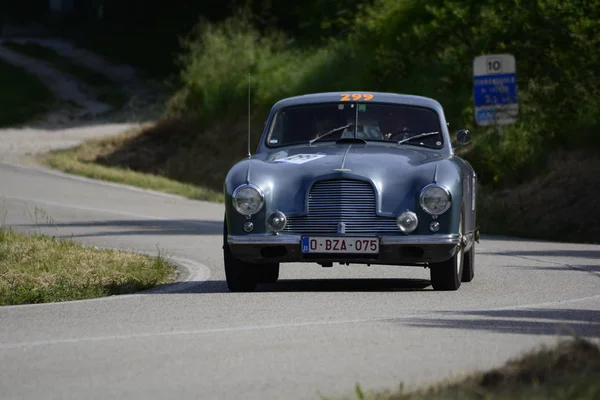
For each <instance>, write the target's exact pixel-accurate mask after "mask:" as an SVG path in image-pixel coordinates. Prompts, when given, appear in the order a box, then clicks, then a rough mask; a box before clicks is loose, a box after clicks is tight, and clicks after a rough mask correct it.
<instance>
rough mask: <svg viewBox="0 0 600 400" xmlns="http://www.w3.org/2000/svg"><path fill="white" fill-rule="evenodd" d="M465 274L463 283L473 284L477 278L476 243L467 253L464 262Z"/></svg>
mask: <svg viewBox="0 0 600 400" xmlns="http://www.w3.org/2000/svg"><path fill="white" fill-rule="evenodd" d="M463 262H464V265H463V273H462V281H463V282H471V281H472V280H473V277H474V276H475V243H474V242H473V245H472V246H471V249H470V250H469V251H467V252H465V260H464V261H463Z"/></svg>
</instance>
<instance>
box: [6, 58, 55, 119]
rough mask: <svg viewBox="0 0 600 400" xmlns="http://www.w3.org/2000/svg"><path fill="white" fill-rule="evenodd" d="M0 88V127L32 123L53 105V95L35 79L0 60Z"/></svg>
mask: <svg viewBox="0 0 600 400" xmlns="http://www.w3.org/2000/svg"><path fill="white" fill-rule="evenodd" d="M0 88H2V90H0V127H7V126H14V125H19V124H23V123H25V122H29V121H32V120H34V119H35V118H37V117H39V116H41V115H42V114H43V113H45V112H47V111H49V110H50V108H51V107H52V105H53V103H54V95H53V94H52V93H51V92H50V91H49V90H48V89H47V88H46V86H44V84H43V83H42V82H40V81H39V80H38V79H37V78H36V77H34V76H33V75H30V74H29V73H27V72H26V71H24V70H23V69H21V68H19V67H15V66H14V65H11V64H8V63H6V62H4V61H2V60H0Z"/></svg>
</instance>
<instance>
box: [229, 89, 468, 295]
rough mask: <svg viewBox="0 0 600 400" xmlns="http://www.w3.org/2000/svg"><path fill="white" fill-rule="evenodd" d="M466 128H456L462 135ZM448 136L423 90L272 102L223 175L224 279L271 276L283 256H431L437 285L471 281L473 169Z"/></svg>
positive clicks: (413, 259)
mask: <svg viewBox="0 0 600 400" xmlns="http://www.w3.org/2000/svg"><path fill="white" fill-rule="evenodd" d="M469 140H470V134H469V132H468V131H466V130H461V131H458V132H457V134H456V143H457V146H462V145H464V144H466V143H468V141H469ZM455 148H456V147H454V148H453V146H452V144H451V141H450V134H449V132H448V124H447V122H446V119H445V116H444V110H443V108H442V106H441V105H440V103H438V102H437V101H435V100H433V99H430V98H426V97H420V96H411V95H401V94H393V93H376V92H369V93H367V92H335V93H318V94H309V95H304V96H298V97H291V98H287V99H283V100H281V101H279V102H277V103H276V104H275V105H274V106H273V107H272V109H271V112H270V114H269V116H268V119H267V121H266V124H265V130H264V132H263V135H262V138H261V140H260V143H259V145H258V149H257V151H256V153H255V154H253V155H249V156H248V158H247V159H244V160H242V161H240V162H238V163H237V164H235V165H234V166H233V167H232V168H231V170H230V171H229V173H228V174H227V177H226V179H225V183H224V192H225V221H224V235H223V236H224V237H223V255H224V264H225V274H226V279H227V284H228V287H229V289H230V290H231V291H251V290H254V289H255V287H256V285H257V284H258V283H267V282H268V283H272V282H275V281H277V279H278V277H279V265H280V263H288V262H314V263H318V264H320V265H321V266H323V267H331V266H332V265H333V263H341V264H350V263H352V264H368V265H370V264H385V265H404V266H421V267H427V268H429V269H430V274H431V285H432V286H433V288H434V289H435V290H456V289H458V288H459V287H460V285H461V282H470V281H471V280H472V279H473V275H474V262H475V242H478V239H479V232H478V230H477V228H476V225H475V222H476V207H475V188H476V179H477V177H476V174H475V172H474V171H473V168H472V167H471V165H470V164H469V163H468V162H467V161H465V160H463V159H461V158H460V157H458V156H457V155H456V154H455V153H454V150H455Z"/></svg>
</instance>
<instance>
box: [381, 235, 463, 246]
mask: <svg viewBox="0 0 600 400" xmlns="http://www.w3.org/2000/svg"><path fill="white" fill-rule="evenodd" d="M458 242H459V239H458V234H456V233H452V234H449V235H407V236H382V237H381V244H382V245H398V244H454V245H456V244H458Z"/></svg>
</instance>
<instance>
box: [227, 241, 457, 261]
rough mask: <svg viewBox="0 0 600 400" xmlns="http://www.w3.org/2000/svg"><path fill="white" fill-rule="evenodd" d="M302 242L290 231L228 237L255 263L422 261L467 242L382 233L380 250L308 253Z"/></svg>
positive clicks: (446, 255) (442, 255) (238, 255)
mask: <svg viewBox="0 0 600 400" xmlns="http://www.w3.org/2000/svg"><path fill="white" fill-rule="evenodd" d="M340 237H342V236H340ZM344 237H347V236H344ZM301 242H302V236H301V235H289V234H278V235H274V234H249V235H229V236H228V237H227V243H228V244H229V247H230V249H231V252H232V254H233V255H234V256H235V257H236V258H239V259H241V260H243V261H247V262H254V263H263V262H318V263H329V262H340V263H362V264H365V263H366V264H390V265H423V264H429V263H437V262H442V261H446V260H448V259H450V258H452V257H453V256H454V254H456V251H457V249H458V245H459V244H461V245H462V244H464V243H465V242H464V238H461V237H460V236H459V235H458V234H440V235H412V236H411V235H407V236H379V253H378V254H339V253H337V254H330V253H306V254H305V253H302V251H301Z"/></svg>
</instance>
